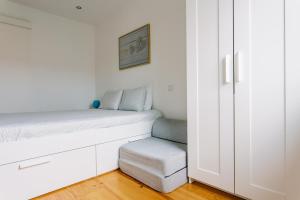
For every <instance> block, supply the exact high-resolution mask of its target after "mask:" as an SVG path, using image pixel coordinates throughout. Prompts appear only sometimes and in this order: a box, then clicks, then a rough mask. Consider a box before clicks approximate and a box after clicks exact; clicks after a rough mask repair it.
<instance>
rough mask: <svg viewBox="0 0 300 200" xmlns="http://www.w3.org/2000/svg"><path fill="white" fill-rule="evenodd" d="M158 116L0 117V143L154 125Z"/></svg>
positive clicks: (66, 113) (75, 113)
mask: <svg viewBox="0 0 300 200" xmlns="http://www.w3.org/2000/svg"><path fill="white" fill-rule="evenodd" d="M160 116H161V113H160V112H159V111H157V110H151V111H145V112H133V111H119V110H78V111H63V112H44V113H20V114H0V143H4V142H12V141H20V140H25V139H30V138H36V137H43V136H50V135H59V134H68V133H73V132H78V131H84V130H88V129H99V128H109V127H114V126H121V125H127V124H134V123H139V122H143V121H151V120H152V121H154V120H155V119H157V118H159V117H160Z"/></svg>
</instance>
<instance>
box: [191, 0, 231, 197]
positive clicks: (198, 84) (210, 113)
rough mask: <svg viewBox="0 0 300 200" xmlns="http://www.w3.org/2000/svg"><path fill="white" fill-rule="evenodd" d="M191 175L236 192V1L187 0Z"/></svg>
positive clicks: (201, 180) (196, 178)
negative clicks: (234, 104)
mask: <svg viewBox="0 0 300 200" xmlns="http://www.w3.org/2000/svg"><path fill="white" fill-rule="evenodd" d="M187 29H188V32H187V37H188V40H187V45H188V46H187V58H188V67H187V68H188V69H187V70H188V72H187V73H188V77H187V79H188V153H189V159H188V169H189V170H188V175H189V177H190V178H192V179H195V180H197V181H200V182H203V183H206V184H209V185H212V186H214V187H217V188H220V189H222V190H225V191H228V192H231V193H233V192H234V125H233V124H234V123H233V66H232V58H233V0H220V1H219V0H189V1H187Z"/></svg>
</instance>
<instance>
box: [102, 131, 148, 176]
mask: <svg viewBox="0 0 300 200" xmlns="http://www.w3.org/2000/svg"><path fill="white" fill-rule="evenodd" d="M147 137H150V134H146V135H140V136H136V137H131V138H127V139H122V140H117V141H113V142H108V143H104V144H100V145H97V175H100V174H104V173H107V172H110V171H113V170H116V169H118V168H119V149H120V147H121V146H122V145H124V144H127V143H129V142H134V141H137V140H140V139H144V138H147Z"/></svg>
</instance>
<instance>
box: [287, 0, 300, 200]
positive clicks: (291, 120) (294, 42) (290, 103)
mask: <svg viewBox="0 0 300 200" xmlns="http://www.w3.org/2000/svg"><path fill="white" fill-rule="evenodd" d="M299 10H300V1H296V0H286V103H287V106H286V120H287V129H286V136H287V138H286V144H287V190H288V195H287V199H288V200H295V199H300V190H299V185H300V170H299V169H300V158H299V155H300V92H299V88H300V78H299V73H300V68H299V46H300V37H299V35H300V24H299V18H300V13H299Z"/></svg>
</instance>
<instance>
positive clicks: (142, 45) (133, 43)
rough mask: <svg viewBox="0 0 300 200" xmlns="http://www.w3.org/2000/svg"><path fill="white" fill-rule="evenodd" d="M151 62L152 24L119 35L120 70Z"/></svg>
mask: <svg viewBox="0 0 300 200" xmlns="http://www.w3.org/2000/svg"><path fill="white" fill-rule="evenodd" d="M150 62H151V39H150V24H146V25H144V26H142V27H140V28H138V29H136V30H133V31H131V32H130V33H127V34H126V35H123V36H121V37H119V70H124V69H128V68H132V67H137V66H141V65H145V64H149V63H150Z"/></svg>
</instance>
